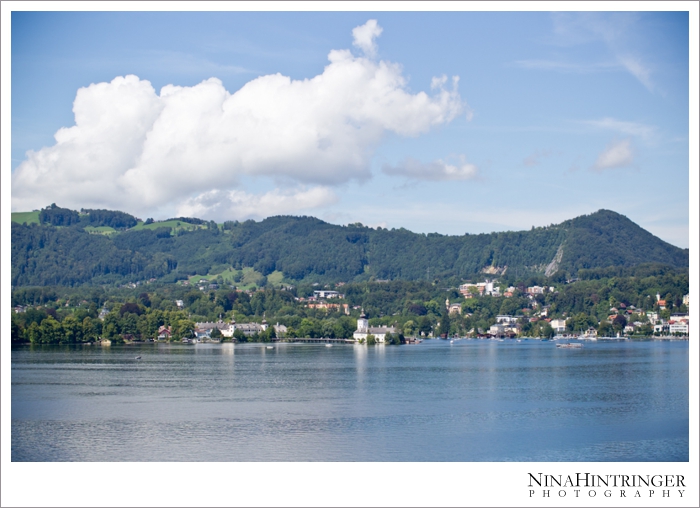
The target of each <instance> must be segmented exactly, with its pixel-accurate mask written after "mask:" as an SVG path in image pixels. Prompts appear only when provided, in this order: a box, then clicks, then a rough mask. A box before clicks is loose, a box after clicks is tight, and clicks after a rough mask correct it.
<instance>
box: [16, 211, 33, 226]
mask: <svg viewBox="0 0 700 508" xmlns="http://www.w3.org/2000/svg"><path fill="white" fill-rule="evenodd" d="M12 222H16V223H18V224H23V223H25V222H26V223H27V224H39V210H36V211H34V212H13V213H12Z"/></svg>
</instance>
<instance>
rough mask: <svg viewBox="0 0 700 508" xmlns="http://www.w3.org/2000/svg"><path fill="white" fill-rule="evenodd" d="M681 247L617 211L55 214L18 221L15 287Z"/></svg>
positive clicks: (480, 262) (569, 263) (448, 264)
mask: <svg viewBox="0 0 700 508" xmlns="http://www.w3.org/2000/svg"><path fill="white" fill-rule="evenodd" d="M688 259H689V257H688V249H679V248H677V247H674V246H673V245H670V244H668V243H666V242H664V241H662V240H660V239H659V238H657V237H655V236H653V235H652V234H651V233H649V232H647V231H645V230H644V229H642V228H640V227H639V226H638V225H636V224H635V223H633V222H632V221H630V220H629V219H627V218H626V217H624V216H622V215H619V214H617V213H615V212H612V211H608V210H600V211H598V212H596V213H593V214H591V215H587V216H582V217H578V218H575V219H571V220H569V221H566V222H563V223H561V224H558V225H551V226H548V227H541V228H533V229H532V230H530V231H519V232H500V233H490V234H478V235H469V234H466V235H461V236H449V235H440V234H437V233H432V234H418V233H412V232H410V231H408V230H406V229H398V230H397V229H392V230H388V229H385V228H381V227H380V228H376V229H373V228H370V227H366V226H363V225H361V224H349V225H347V226H338V225H333V224H328V223H326V222H323V221H321V220H318V219H315V218H312V217H289V216H278V217H270V218H268V219H265V220H262V221H260V222H256V221H252V220H249V221H245V222H237V221H230V222H225V223H223V224H216V223H215V222H211V221H210V222H207V221H203V220H201V219H194V218H186V217H180V218H175V219H169V220H168V221H162V222H157V221H153V220H152V219H149V220H147V221H146V222H141V221H139V220H138V219H137V218H135V217H133V216H131V215H128V214H125V213H123V212H118V211H108V210H81V211H80V212H77V211H73V210H69V209H65V208H60V207H58V206H56V205H55V204H54V205H51V206H50V207H47V208H45V209H44V210H41V211H40V213H39V221H38V223H30V224H27V223H23V224H19V223H17V222H13V223H12V285H13V286H47V285H61V286H76V285H82V284H93V285H94V284H97V285H104V284H123V283H126V282H136V281H145V280H150V279H158V280H160V281H162V282H170V283H172V282H176V281H178V280H184V279H186V278H188V277H189V276H192V275H196V274H198V275H203V276H204V275H212V274H217V273H221V272H223V271H225V270H227V269H234V270H241V269H243V268H246V267H249V268H253V269H254V270H255V271H257V272H259V273H261V274H262V275H263V276H268V275H270V274H271V273H273V272H279V273H281V274H283V277H284V280H285V282H289V283H294V282H299V281H305V282H318V283H324V284H325V283H335V282H363V281H372V280H408V281H418V280H425V281H429V282H434V281H442V282H443V283H452V284H456V283H458V282H459V281H462V280H471V279H475V278H478V277H480V276H481V275H482V274H492V275H504V274H508V275H511V274H516V275H520V276H526V275H538V274H545V275H547V276H552V277H554V278H555V279H556V280H565V279H573V278H577V277H580V272H584V271H591V270H600V269H607V268H610V267H614V269H621V268H631V267H635V266H638V265H640V264H643V263H657V264H663V265H667V266H668V267H671V268H687V267H688Z"/></svg>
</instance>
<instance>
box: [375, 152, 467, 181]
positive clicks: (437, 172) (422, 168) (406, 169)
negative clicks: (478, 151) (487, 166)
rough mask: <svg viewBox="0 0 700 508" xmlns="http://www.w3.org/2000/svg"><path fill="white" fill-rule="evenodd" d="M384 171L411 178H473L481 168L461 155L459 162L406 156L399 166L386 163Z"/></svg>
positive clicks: (439, 179) (442, 179)
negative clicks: (425, 159)
mask: <svg viewBox="0 0 700 508" xmlns="http://www.w3.org/2000/svg"><path fill="white" fill-rule="evenodd" d="M382 171H383V172H384V173H386V174H387V175H391V176H403V177H406V178H408V179H411V180H434V181H446V180H472V179H474V178H476V177H477V176H478V173H479V169H478V168H477V167H476V166H475V165H474V164H469V163H467V162H465V161H464V157H461V161H460V163H458V164H456V165H455V164H448V163H446V162H445V161H443V160H441V159H438V160H436V161H433V162H428V163H423V162H420V161H419V160H416V159H413V158H410V157H409V158H406V159H404V160H403V161H401V163H399V165H398V166H390V165H388V164H385V165H384V167H383V168H382Z"/></svg>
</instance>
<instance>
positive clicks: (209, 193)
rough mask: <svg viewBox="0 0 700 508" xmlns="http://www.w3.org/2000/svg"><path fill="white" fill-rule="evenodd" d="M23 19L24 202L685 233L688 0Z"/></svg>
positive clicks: (18, 138) (672, 236)
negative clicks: (601, 224) (623, 225)
mask: <svg viewBox="0 0 700 508" xmlns="http://www.w3.org/2000/svg"><path fill="white" fill-rule="evenodd" d="M11 22H12V49H11V56H12V99H11V100H12V172H13V174H12V210H13V211H26V210H31V209H38V208H41V207H43V206H46V205H48V204H50V203H52V202H56V203H57V204H59V205H60V206H67V207H71V208H81V207H85V208H95V207H101V208H113V209H122V210H125V211H128V212H130V213H134V214H136V215H137V216H139V217H141V218H144V219H145V218H146V217H154V218H156V219H164V218H167V217H172V216H175V215H192V216H197V217H202V218H207V219H209V218H212V219H216V220H218V221H222V220H226V219H228V220H233V219H239V220H243V219H248V218H254V219H260V218H262V217H265V216H268V215H279V214H292V215H313V216H316V217H319V218H321V219H323V220H327V221H329V222H332V223H337V224H347V223H351V222H362V223H363V224H367V225H371V226H382V227H388V228H399V227H405V228H407V229H410V230H412V231H417V232H434V231H435V232H439V233H445V234H464V233H481V232H490V231H502V230H521V229H529V228H530V227H531V226H533V225H534V226H542V225H548V224H552V223H558V222H561V221H563V220H566V219H569V218H573V217H575V216H578V215H582V214H587V213H592V212H594V211H596V210H598V209H600V208H607V209H611V210H614V211H617V212H619V213H622V214H624V215H626V216H627V217H629V218H630V219H632V220H633V221H635V222H636V223H638V224H640V225H641V226H642V227H644V228H645V229H647V230H649V231H651V232H652V233H654V234H656V235H657V236H659V237H660V238H662V239H664V240H666V241H668V242H670V243H672V244H674V245H677V246H680V247H688V245H689V213H690V212H689V199H690V198H689V189H688V179H689V155H688V152H689V120H688V109H689V88H688V79H689V67H688V59H689V53H688V47H689V28H688V14H687V13H684V12H645V13H635V12H582V13H575V12H561V13H548V12H517V13H512V12H484V13H478V12H451V13H438V12H431V13H401V12H343V13H332V12H327V13H301V12H296V13H294V12H285V13H279V12H277V13H242V12H217V13H199V12H180V13H165V12H149V13H146V12H128V13H127V12H121V13H114V12H110V13H95V12H84V13H77V12H50V13H48V12H46V13H44V12H13V13H12V21H11ZM329 58H330V59H329ZM455 77H458V80H456V79H454V78H455ZM211 78H214V79H211ZM164 87H165V88H164ZM74 109H75V112H74V111H73V110H74Z"/></svg>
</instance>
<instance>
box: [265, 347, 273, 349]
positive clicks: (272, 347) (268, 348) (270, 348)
mask: <svg viewBox="0 0 700 508" xmlns="http://www.w3.org/2000/svg"><path fill="white" fill-rule="evenodd" d="M265 349H274V348H273V347H272V346H267V347H266V348H265Z"/></svg>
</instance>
